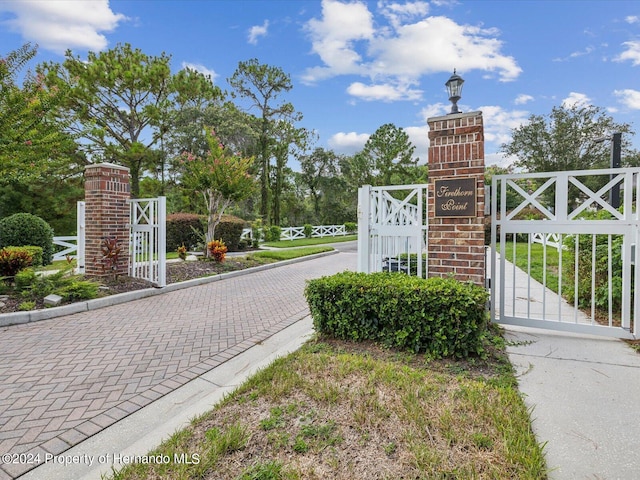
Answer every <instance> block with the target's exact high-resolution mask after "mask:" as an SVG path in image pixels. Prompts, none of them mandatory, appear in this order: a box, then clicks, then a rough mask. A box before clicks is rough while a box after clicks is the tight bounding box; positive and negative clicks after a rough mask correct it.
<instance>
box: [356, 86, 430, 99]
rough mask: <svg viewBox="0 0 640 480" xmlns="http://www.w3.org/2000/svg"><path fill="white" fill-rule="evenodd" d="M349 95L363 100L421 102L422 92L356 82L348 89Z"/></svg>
mask: <svg viewBox="0 0 640 480" xmlns="http://www.w3.org/2000/svg"><path fill="white" fill-rule="evenodd" d="M347 93H348V94H349V95H352V96H354V97H357V98H360V99H362V100H381V101H383V102H392V101H397V100H419V99H420V98H421V97H422V90H416V89H412V88H410V86H409V85H392V84H390V83H386V84H377V85H365V84H364V83H361V82H354V83H352V84H351V85H349V87H348V88H347Z"/></svg>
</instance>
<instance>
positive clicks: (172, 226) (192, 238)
mask: <svg viewBox="0 0 640 480" xmlns="http://www.w3.org/2000/svg"><path fill="white" fill-rule="evenodd" d="M245 224H246V222H245V221H244V220H242V219H241V218H238V217H234V216H233V215H222V219H221V220H220V223H219V224H218V226H217V227H216V238H215V239H216V240H220V239H222V241H223V242H224V243H225V245H226V246H227V248H228V249H229V251H230V252H235V251H237V250H238V244H239V243H240V237H241V236H242V229H243V228H244V226H245ZM194 230H195V231H194ZM206 230H207V218H206V217H205V216H204V215H196V214H194V213H172V214H171V215H167V252H175V251H176V250H177V249H178V247H180V246H182V245H183V244H184V246H185V247H187V250H190V251H194V250H196V249H197V248H198V247H200V248H201V249H202V250H203V251H204V235H205V232H206Z"/></svg>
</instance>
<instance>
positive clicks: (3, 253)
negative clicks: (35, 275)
mask: <svg viewBox="0 0 640 480" xmlns="http://www.w3.org/2000/svg"><path fill="white" fill-rule="evenodd" d="M32 264H33V256H32V255H31V253H29V249H27V248H24V247H5V248H3V249H2V250H0V277H13V276H15V275H16V274H17V273H18V272H19V271H20V270H23V269H25V268H27V267H30V266H31V265H32Z"/></svg>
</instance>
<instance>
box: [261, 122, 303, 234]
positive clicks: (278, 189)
mask: <svg viewBox="0 0 640 480" xmlns="http://www.w3.org/2000/svg"><path fill="white" fill-rule="evenodd" d="M273 137H274V142H273V147H272V149H271V150H272V155H273V157H274V159H275V165H273V169H272V172H273V175H272V183H271V191H272V193H273V195H272V202H271V204H272V205H271V206H272V213H271V224H272V225H280V220H281V218H280V217H281V206H282V205H281V204H282V195H283V192H284V189H285V187H286V184H287V176H288V173H289V172H288V171H287V170H290V169H287V161H288V160H289V155H294V156H299V152H301V151H304V150H305V149H306V146H307V144H308V143H309V142H310V141H311V139H312V137H313V133H312V132H309V131H308V130H306V129H304V128H296V127H294V126H293V124H291V123H290V122H288V121H286V120H276V121H275V123H274V128H273Z"/></svg>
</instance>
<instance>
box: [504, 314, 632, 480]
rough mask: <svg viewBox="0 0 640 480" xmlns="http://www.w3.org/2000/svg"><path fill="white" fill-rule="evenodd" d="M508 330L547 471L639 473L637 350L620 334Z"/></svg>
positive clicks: (558, 475) (583, 475) (564, 478)
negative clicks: (636, 416)
mask: <svg viewBox="0 0 640 480" xmlns="http://www.w3.org/2000/svg"><path fill="white" fill-rule="evenodd" d="M506 329H507V334H506V338H507V339H508V340H509V341H510V342H511V345H510V346H509V347H508V353H509V359H510V360H511V363H512V364H513V365H514V367H515V369H516V372H517V376H518V384H519V388H520V391H521V392H522V394H523V396H524V400H525V402H526V404H527V406H529V407H530V408H531V409H532V411H531V417H532V419H533V430H534V432H535V434H536V438H537V439H538V442H539V443H541V444H545V448H544V451H545V456H546V460H547V466H548V468H549V469H550V474H549V478H550V479H556V480H569V479H576V480H577V479H580V480H583V479H598V480H605V479H606V480H636V479H638V478H640V457H638V455H637V450H636V447H637V445H638V441H639V440H640V422H638V421H637V419H636V418H635V413H636V411H637V407H638V400H639V399H640V354H639V353H637V352H635V351H634V350H633V349H631V348H630V347H629V346H628V345H627V344H626V343H625V342H623V341H622V340H617V339H609V338H604V337H595V336H590V335H577V334H570V333H563V332H552V331H549V330H540V329H535V330H534V329H527V328H524V327H512V326H508V327H506Z"/></svg>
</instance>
